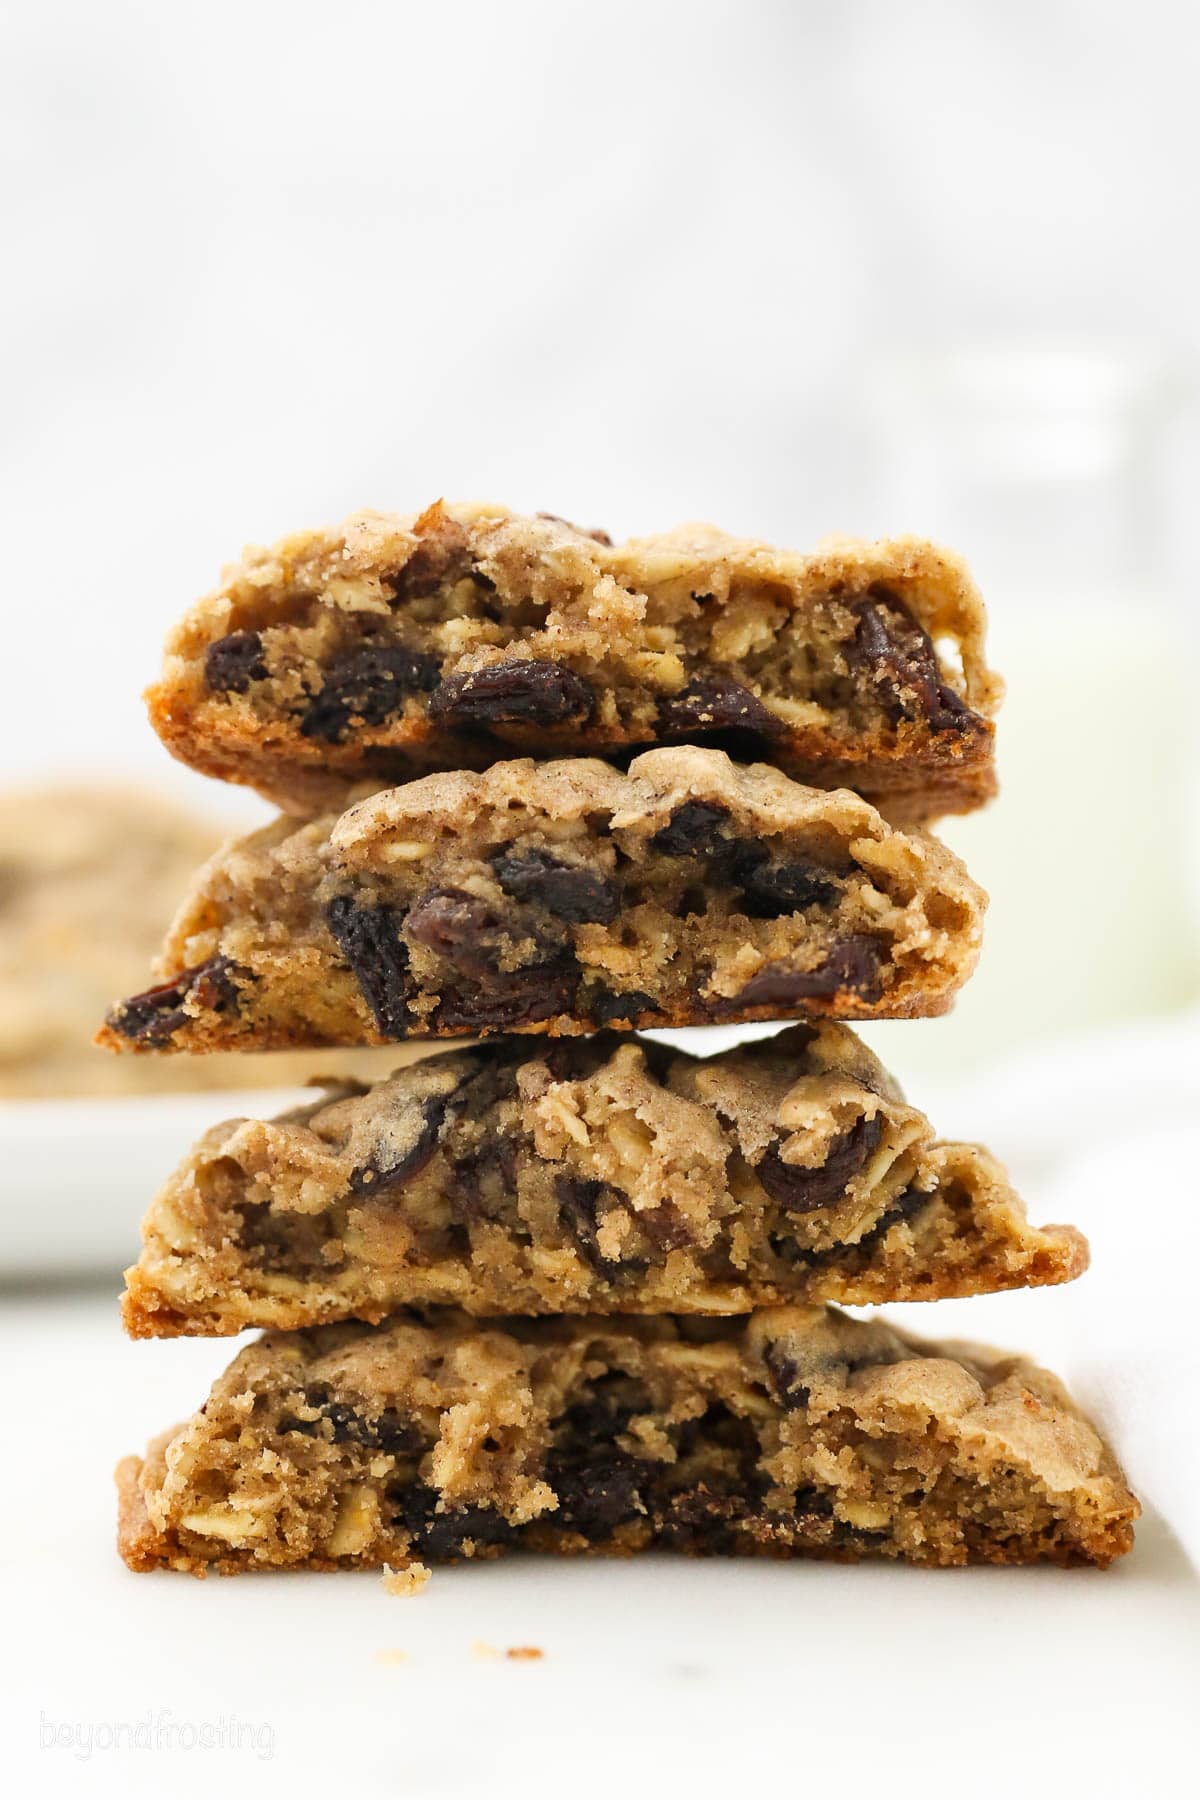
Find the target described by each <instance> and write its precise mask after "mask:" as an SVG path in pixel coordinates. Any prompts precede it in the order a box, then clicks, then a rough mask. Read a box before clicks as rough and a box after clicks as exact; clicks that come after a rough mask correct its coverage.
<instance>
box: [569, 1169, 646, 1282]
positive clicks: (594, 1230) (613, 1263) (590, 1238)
mask: <svg viewBox="0 0 1200 1800" xmlns="http://www.w3.org/2000/svg"><path fill="white" fill-rule="evenodd" d="M554 1197H555V1199H556V1200H557V1201H558V1216H559V1218H560V1219H561V1220H562V1222H563V1224H564V1225H566V1226H567V1227H568V1228H569V1230H570V1232H571V1235H572V1236H573V1238H574V1239H575V1244H576V1248H577V1249H578V1251H579V1254H580V1256H582V1258H583V1260H584V1262H585V1263H587V1265H588V1267H589V1268H590V1269H591V1270H592V1273H593V1274H595V1275H600V1276H604V1277H611V1276H613V1275H614V1274H616V1273H617V1271H618V1270H619V1269H621V1268H622V1267H623V1266H624V1267H631V1266H632V1264H622V1262H621V1260H620V1258H617V1259H612V1258H610V1257H607V1256H605V1254H604V1252H603V1250H601V1248H600V1242H599V1237H598V1232H599V1225H600V1203H601V1201H602V1200H604V1199H613V1198H615V1195H614V1192H613V1189H612V1188H611V1187H609V1186H608V1185H607V1183H605V1182H603V1181H590V1180H588V1179H587V1178H586V1177H584V1176H582V1175H568V1174H562V1175H559V1176H557V1177H556V1179H555V1183H554Z"/></svg>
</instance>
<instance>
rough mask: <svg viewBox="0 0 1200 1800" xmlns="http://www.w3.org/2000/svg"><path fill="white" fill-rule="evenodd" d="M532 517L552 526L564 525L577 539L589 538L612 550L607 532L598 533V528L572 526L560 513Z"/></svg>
mask: <svg viewBox="0 0 1200 1800" xmlns="http://www.w3.org/2000/svg"><path fill="white" fill-rule="evenodd" d="M534 517H535V518H537V519H548V520H549V521H550V523H551V524H552V525H565V526H566V528H567V530H568V531H573V532H575V534H576V535H577V536H578V537H587V538H591V539H592V541H593V543H597V544H605V545H607V547H608V548H609V549H610V550H611V549H612V539H611V538H610V537H609V535H608V533H607V531H600V530H599V529H598V528H597V529H593V530H589V529H588V527H587V526H585V525H573V524H572V523H571V521H570V519H564V518H563V517H562V515H561V514H560V513H548V512H540V513H535V514H534Z"/></svg>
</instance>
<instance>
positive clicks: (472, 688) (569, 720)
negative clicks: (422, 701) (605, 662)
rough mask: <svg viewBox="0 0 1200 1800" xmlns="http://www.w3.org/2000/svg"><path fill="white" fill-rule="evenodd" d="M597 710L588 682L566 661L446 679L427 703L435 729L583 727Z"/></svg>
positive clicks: (494, 667)
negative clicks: (491, 726) (512, 726)
mask: <svg viewBox="0 0 1200 1800" xmlns="http://www.w3.org/2000/svg"><path fill="white" fill-rule="evenodd" d="M595 710H596V696H595V694H594V693H593V691H592V689H591V687H590V686H589V684H588V683H587V682H586V681H585V680H584V679H583V677H582V676H581V675H577V674H576V673H575V671H574V669H569V668H568V667H567V665H566V664H565V663H559V662H539V661H536V660H535V659H534V658H532V657H522V658H519V659H516V658H514V659H512V660H510V661H509V662H502V663H492V664H491V665H490V667H488V668H486V669H474V670H472V671H471V672H470V673H469V674H466V675H450V676H448V677H447V678H446V680H445V681H443V682H442V684H441V686H440V687H439V688H438V689H437V691H436V692H435V693H434V694H433V696H432V698H431V699H430V702H429V716H430V718H431V719H433V720H435V721H436V722H437V723H438V724H439V725H449V726H461V727H465V728H467V729H470V728H471V727H473V726H482V727H486V726H489V725H568V724H576V725H584V724H586V723H587V722H588V720H589V719H590V718H591V717H592V714H593V713H594V712H595Z"/></svg>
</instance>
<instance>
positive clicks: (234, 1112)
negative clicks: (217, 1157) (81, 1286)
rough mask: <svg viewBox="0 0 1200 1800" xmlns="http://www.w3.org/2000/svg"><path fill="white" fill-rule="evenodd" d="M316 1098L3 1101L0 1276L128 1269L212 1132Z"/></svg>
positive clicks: (288, 1092)
mask: <svg viewBox="0 0 1200 1800" xmlns="http://www.w3.org/2000/svg"><path fill="white" fill-rule="evenodd" d="M313 1098H314V1096H313V1092H312V1089H311V1088H307V1089H306V1088H269V1089H260V1090H254V1091H246V1092H241V1091H238V1092H230V1093H220V1092H217V1093H213V1092H212V1091H209V1092H205V1093H198V1094H148V1095H138V1096H131V1097H129V1098H119V1099H116V1098H112V1097H106V1098H104V1099H87V1100H5V1101H3V1102H0V1233H2V1235H0V1277H4V1278H10V1277H12V1276H28V1275H56V1276H57V1275H78V1274H83V1273H92V1274H100V1273H105V1272H108V1271H112V1272H114V1273H115V1272H117V1271H119V1270H121V1269H123V1268H124V1267H125V1265H126V1264H127V1263H130V1262H132V1261H133V1259H134V1257H135V1256H136V1255H137V1246H138V1220H139V1219H140V1218H141V1216H142V1214H143V1213H144V1212H145V1211H146V1208H147V1207H148V1206H149V1204H150V1201H151V1199H152V1198H153V1196H154V1194H155V1193H156V1191H157V1190H158V1188H159V1187H160V1186H161V1185H162V1182H163V1181H164V1179H165V1178H166V1176H167V1175H169V1174H170V1172H171V1170H172V1169H173V1168H174V1167H175V1165H176V1164H177V1163H178V1162H179V1161H180V1159H181V1158H182V1157H183V1155H184V1154H185V1152H186V1151H187V1149H188V1147H189V1145H191V1144H193V1143H194V1142H195V1140H196V1139H197V1138H198V1137H200V1136H201V1134H202V1133H203V1132H205V1131H207V1130H208V1128H209V1126H211V1125H215V1124H217V1123H218V1122H219V1121H220V1120H221V1119H233V1118H238V1117H242V1116H245V1117H249V1118H254V1117H260V1118H261V1117H267V1118H270V1117H272V1116H273V1115H274V1114H275V1113H279V1112H283V1111H285V1110H286V1108H287V1107H289V1106H302V1105H303V1104H304V1103H305V1101H310V1100H312V1099H313Z"/></svg>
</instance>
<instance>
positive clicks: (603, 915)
mask: <svg viewBox="0 0 1200 1800" xmlns="http://www.w3.org/2000/svg"><path fill="white" fill-rule="evenodd" d="M492 868H493V869H494V870H495V872H496V880H497V881H498V882H499V883H500V886H501V888H502V889H503V890H504V892H505V893H506V894H508V895H509V896H510V897H511V898H512V899H514V900H528V901H531V902H532V903H533V904H534V905H536V906H541V907H544V908H545V910H546V911H547V912H549V913H553V914H554V916H555V918H556V919H566V920H568V921H569V922H570V923H571V924H573V925H608V924H611V922H612V921H613V919H615V918H616V916H617V913H618V912H619V910H620V904H621V903H620V898H619V896H618V894H617V890H616V889H615V888H614V887H613V885H612V883H611V882H610V881H606V880H605V879H604V876H603V875H599V874H597V873H596V871H595V870H594V869H582V868H580V867H578V866H577V865H575V864H571V863H563V862H559V861H558V859H557V857H553V856H550V855H549V854H548V853H547V852H546V851H545V850H503V851H498V852H497V854H496V855H495V856H493V858H492Z"/></svg>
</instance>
